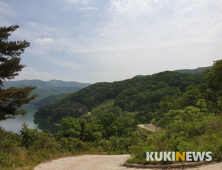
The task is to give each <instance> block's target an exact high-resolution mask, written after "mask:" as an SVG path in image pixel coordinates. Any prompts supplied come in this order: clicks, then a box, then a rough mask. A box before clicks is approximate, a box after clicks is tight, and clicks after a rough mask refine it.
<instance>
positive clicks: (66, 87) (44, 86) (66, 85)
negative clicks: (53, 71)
mask: <svg viewBox="0 0 222 170" xmlns="http://www.w3.org/2000/svg"><path fill="white" fill-rule="evenodd" d="M3 85H4V87H3V88H4V89H5V88H9V87H18V88H23V87H26V86H36V89H35V90H33V91H32V92H31V95H34V94H37V95H38V96H37V97H36V98H35V99H34V100H32V101H30V104H34V103H35V102H38V101H39V100H42V99H44V98H46V97H48V96H50V95H60V94H68V93H73V92H76V91H78V90H80V89H82V88H84V87H87V86H89V85H90V84H89V83H79V82H75V81H69V82H66V81H62V80H50V81H42V80H20V81H7V82H4V83H3Z"/></svg>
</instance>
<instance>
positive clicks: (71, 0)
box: [65, 0, 88, 4]
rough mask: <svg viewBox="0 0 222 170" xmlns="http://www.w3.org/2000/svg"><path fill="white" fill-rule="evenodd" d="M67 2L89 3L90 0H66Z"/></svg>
mask: <svg viewBox="0 0 222 170" xmlns="http://www.w3.org/2000/svg"><path fill="white" fill-rule="evenodd" d="M65 2H66V3H68V4H78V3H83V4H87V3H88V0H65Z"/></svg>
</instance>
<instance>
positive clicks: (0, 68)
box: [0, 25, 36, 120]
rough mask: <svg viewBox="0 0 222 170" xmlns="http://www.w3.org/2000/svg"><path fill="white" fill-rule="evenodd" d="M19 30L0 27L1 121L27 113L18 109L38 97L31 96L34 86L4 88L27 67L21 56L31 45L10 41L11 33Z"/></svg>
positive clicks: (13, 27)
mask: <svg viewBox="0 0 222 170" xmlns="http://www.w3.org/2000/svg"><path fill="white" fill-rule="evenodd" d="M17 28H19V26H18V25H12V26H9V27H0V120H5V119H7V118H13V117H14V116H15V115H18V114H25V113H26V111H24V110H18V109H19V108H20V107H21V106H22V105H23V104H27V103H28V102H29V101H30V100H32V99H34V98H35V97H36V96H35V95H33V96H30V93H31V91H32V90H33V89H35V87H33V86H28V87H25V88H16V87H10V88H8V89H3V88H2V87H3V82H4V81H6V80H7V79H8V80H9V79H13V78H14V77H15V76H17V75H18V72H20V71H22V68H24V67H25V65H22V64H20V61H21V58H20V55H21V54H22V53H23V52H24V50H25V48H27V47H28V46H29V45H30V43H29V42H27V41H25V40H24V41H8V38H9V36H11V33H12V32H13V31H15V30H16V29H17Z"/></svg>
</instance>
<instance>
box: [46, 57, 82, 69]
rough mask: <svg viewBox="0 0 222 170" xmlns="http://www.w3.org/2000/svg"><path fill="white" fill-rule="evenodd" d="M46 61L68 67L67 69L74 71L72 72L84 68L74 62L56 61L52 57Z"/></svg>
mask: <svg viewBox="0 0 222 170" xmlns="http://www.w3.org/2000/svg"><path fill="white" fill-rule="evenodd" d="M45 59H46V60H47V61H49V62H52V63H56V64H58V65H60V66H62V67H66V68H69V69H72V70H77V69H79V68H81V67H82V66H81V65H79V64H76V63H74V62H70V61H64V60H59V59H55V58H52V57H45Z"/></svg>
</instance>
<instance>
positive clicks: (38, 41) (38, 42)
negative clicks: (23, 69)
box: [35, 38, 54, 45]
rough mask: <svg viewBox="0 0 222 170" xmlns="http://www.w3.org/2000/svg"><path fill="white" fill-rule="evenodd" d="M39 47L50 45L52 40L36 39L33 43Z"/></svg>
mask: <svg viewBox="0 0 222 170" xmlns="http://www.w3.org/2000/svg"><path fill="white" fill-rule="evenodd" d="M35 42H36V43H37V44H39V45H46V44H52V43H53V42H54V40H53V39H52V38H37V40H36V41H35Z"/></svg>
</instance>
